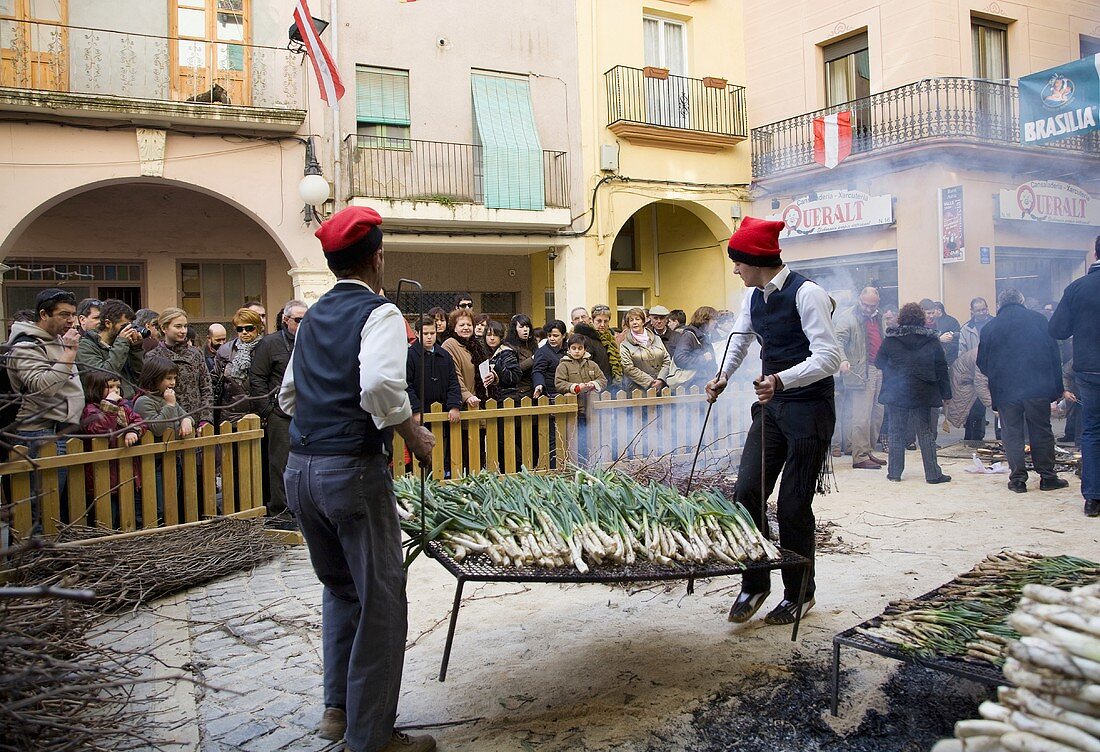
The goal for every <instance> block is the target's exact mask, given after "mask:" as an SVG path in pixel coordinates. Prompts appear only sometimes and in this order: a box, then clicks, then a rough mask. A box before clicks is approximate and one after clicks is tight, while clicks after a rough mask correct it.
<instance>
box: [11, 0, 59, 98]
mask: <svg viewBox="0 0 1100 752" xmlns="http://www.w3.org/2000/svg"><path fill="white" fill-rule="evenodd" d="M68 18H69V4H68V0H0V86H10V87H13V88H20V89H44V90H48V91H67V90H68V88H69V60H68V47H69V36H68V29H67V28H66V24H67V23H68Z"/></svg>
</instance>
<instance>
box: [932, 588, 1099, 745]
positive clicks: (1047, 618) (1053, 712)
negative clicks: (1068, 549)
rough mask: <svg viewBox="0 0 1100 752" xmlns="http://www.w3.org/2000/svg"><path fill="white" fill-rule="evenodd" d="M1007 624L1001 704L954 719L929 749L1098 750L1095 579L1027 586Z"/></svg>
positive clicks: (984, 704)
mask: <svg viewBox="0 0 1100 752" xmlns="http://www.w3.org/2000/svg"><path fill="white" fill-rule="evenodd" d="M1023 594H1024V597H1023V598H1022V599H1021V600H1020V604H1019V606H1018V607H1017V608H1016V611H1015V612H1013V614H1012V616H1010V617H1009V624H1010V625H1011V626H1012V627H1013V628H1014V629H1015V630H1016V631H1017V632H1019V633H1020V635H1022V636H1021V637H1020V639H1019V640H1016V641H1013V642H1011V643H1010V644H1009V646H1008V653H1009V657H1008V659H1007V660H1006V661H1005V665H1004V674H1005V678H1006V679H1007V680H1008V681H1010V682H1012V683H1013V684H1014V685H1015V687H1014V688H1013V687H1000V688H999V689H998V690H997V699H998V700H999V702H984V703H982V705H981V707H980V708H979V713H980V714H981V719H975V720H966V721H959V722H958V723H957V724H955V739H949V740H945V741H941V742H939V743H938V744H937V745H936V746H935V747H934V748H933V750H932V752H1002V750H1003V751H1005V752H1082V751H1083V752H1100V583H1096V584H1092V585H1087V586H1085V587H1079V588H1075V589H1073V590H1070V591H1068V592H1067V591H1065V590H1059V589H1057V588H1052V587H1046V586H1044V585H1027V586H1026V587H1025V588H1024V591H1023Z"/></svg>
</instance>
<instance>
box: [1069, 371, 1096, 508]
mask: <svg viewBox="0 0 1100 752" xmlns="http://www.w3.org/2000/svg"><path fill="white" fill-rule="evenodd" d="M1074 379H1076V381H1077V396H1078V397H1080V398H1081V417H1080V418H1079V420H1080V421H1081V424H1082V426H1083V429H1082V431H1081V495H1082V496H1084V497H1085V498H1086V499H1100V373H1076V374H1074Z"/></svg>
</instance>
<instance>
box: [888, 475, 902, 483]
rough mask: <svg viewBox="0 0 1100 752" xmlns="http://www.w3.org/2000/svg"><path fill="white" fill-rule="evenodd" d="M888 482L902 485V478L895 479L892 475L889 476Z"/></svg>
mask: <svg viewBox="0 0 1100 752" xmlns="http://www.w3.org/2000/svg"><path fill="white" fill-rule="evenodd" d="M886 480H892V481H893V482H894V483H901V478H900V477H897V478H895V477H894V476H892V475H887V476H886Z"/></svg>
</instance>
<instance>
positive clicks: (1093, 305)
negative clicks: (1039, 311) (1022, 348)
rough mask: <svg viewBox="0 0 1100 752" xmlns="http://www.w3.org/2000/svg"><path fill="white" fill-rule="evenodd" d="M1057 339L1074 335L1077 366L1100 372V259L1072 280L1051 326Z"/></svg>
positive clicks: (1079, 371) (1079, 370)
mask: <svg viewBox="0 0 1100 752" xmlns="http://www.w3.org/2000/svg"><path fill="white" fill-rule="evenodd" d="M1048 331H1049V333H1050V336H1052V337H1054V339H1068V338H1069V337H1073V370H1074V372H1076V373H1100V261H1097V262H1096V263H1095V264H1093V265H1092V266H1090V267H1089V272H1088V274H1086V275H1085V276H1083V277H1081V278H1080V279H1075V280H1074V281H1073V282H1070V283H1069V285H1068V286H1067V287H1066V290H1065V292H1064V293H1062V301H1061V302H1060V303H1058V308H1056V309H1055V311H1054V316H1052V317H1051V319H1050V325H1049V328H1048Z"/></svg>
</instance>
